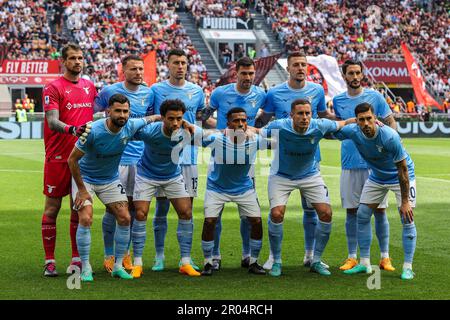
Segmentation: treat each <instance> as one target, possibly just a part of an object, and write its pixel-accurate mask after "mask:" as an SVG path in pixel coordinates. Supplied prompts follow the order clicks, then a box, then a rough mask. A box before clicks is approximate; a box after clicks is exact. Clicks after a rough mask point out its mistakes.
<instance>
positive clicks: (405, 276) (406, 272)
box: [400, 268, 416, 280]
mask: <svg viewBox="0 0 450 320" xmlns="http://www.w3.org/2000/svg"><path fill="white" fill-rule="evenodd" d="M415 275H416V274H415V273H414V272H413V271H412V269H409V268H406V269H403V272H402V275H401V276H400V278H401V279H402V280H412V279H414V276H415Z"/></svg>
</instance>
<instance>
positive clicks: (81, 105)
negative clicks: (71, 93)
mask: <svg viewBox="0 0 450 320" xmlns="http://www.w3.org/2000/svg"><path fill="white" fill-rule="evenodd" d="M66 108H67V109H69V110H70V109H72V108H74V109H79V108H92V103H90V102H83V103H74V104H71V103H70V102H69V103H67V105H66Z"/></svg>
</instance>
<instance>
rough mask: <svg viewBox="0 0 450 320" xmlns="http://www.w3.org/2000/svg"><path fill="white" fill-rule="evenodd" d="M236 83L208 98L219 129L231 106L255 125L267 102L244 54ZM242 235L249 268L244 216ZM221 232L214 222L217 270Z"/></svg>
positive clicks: (224, 124) (243, 262)
mask: <svg viewBox="0 0 450 320" xmlns="http://www.w3.org/2000/svg"><path fill="white" fill-rule="evenodd" d="M236 72H237V82H236V83H230V84H227V85H224V86H221V87H218V88H216V89H215V90H214V91H213V92H212V94H211V98H210V105H209V113H212V112H214V111H216V110H217V126H216V128H217V129H219V130H222V129H225V128H226V127H227V113H228V111H229V110H231V109H232V108H234V107H240V108H242V109H244V110H245V112H246V114H247V123H248V125H250V126H254V125H255V119H256V115H257V113H258V111H259V109H260V108H262V107H263V106H264V103H265V101H266V93H265V92H264V90H263V89H261V88H260V87H257V86H255V85H253V81H254V80H255V63H254V61H253V60H252V59H250V58H248V57H243V58H241V59H239V60H238V61H237V62H236ZM254 171H255V170H254V166H252V168H251V169H250V172H249V175H250V177H251V178H252V180H253V186H254V185H255V181H254V176H255V172H254ZM240 231H241V237H242V260H241V266H242V267H244V268H248V267H249V262H250V226H249V224H248V222H247V219H245V218H244V217H242V218H241V228H240ZM221 232H222V221H221V218H220V216H219V220H218V221H217V224H216V232H215V239H214V250H213V267H214V269H215V270H219V269H220V265H221V256H220V235H221Z"/></svg>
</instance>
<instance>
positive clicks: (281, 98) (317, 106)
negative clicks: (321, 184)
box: [264, 81, 327, 162]
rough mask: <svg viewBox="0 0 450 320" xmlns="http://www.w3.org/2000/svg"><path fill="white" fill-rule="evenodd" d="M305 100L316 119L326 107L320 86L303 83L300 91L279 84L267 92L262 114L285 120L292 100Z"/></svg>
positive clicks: (318, 155) (318, 150)
mask: <svg viewBox="0 0 450 320" xmlns="http://www.w3.org/2000/svg"><path fill="white" fill-rule="evenodd" d="M297 99H306V100H308V101H309V102H310V103H311V111H312V117H313V118H314V119H317V118H318V117H319V115H318V112H325V111H326V110H327V106H326V104H325V91H324V90H323V87H322V86H321V85H320V84H317V83H314V82H309V81H306V82H305V86H304V87H303V88H301V89H293V88H291V87H290V86H289V84H288V82H284V83H281V84H279V85H277V86H275V87H273V88H270V89H269V91H268V92H267V98H266V104H265V105H264V112H267V113H273V114H274V115H275V119H277V120H278V119H286V118H289V117H290V114H291V105H292V102H294V100H297ZM316 160H317V162H320V160H321V157H320V148H317V154H316Z"/></svg>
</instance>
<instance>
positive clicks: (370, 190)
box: [360, 179, 417, 208]
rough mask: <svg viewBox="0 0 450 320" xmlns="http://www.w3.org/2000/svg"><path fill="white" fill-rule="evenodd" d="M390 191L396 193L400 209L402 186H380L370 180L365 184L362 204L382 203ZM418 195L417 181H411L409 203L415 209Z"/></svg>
mask: <svg viewBox="0 0 450 320" xmlns="http://www.w3.org/2000/svg"><path fill="white" fill-rule="evenodd" d="M389 190H391V191H393V192H394V193H395V198H396V200H397V207H400V206H401V204H402V196H401V192H400V184H398V183H396V184H379V183H376V182H374V181H372V180H369V179H368V180H367V181H366V183H365V184H364V188H363V191H362V194H361V200H360V202H361V203H365V204H374V203H381V201H383V199H384V198H385V197H386V196H387V193H388V191H389ZM416 193H417V191H416V180H412V181H409V203H410V205H411V207H413V208H415V206H416V196H417V194H416Z"/></svg>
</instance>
